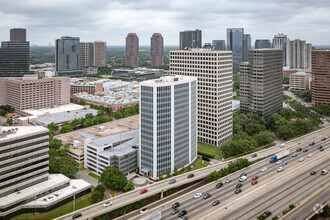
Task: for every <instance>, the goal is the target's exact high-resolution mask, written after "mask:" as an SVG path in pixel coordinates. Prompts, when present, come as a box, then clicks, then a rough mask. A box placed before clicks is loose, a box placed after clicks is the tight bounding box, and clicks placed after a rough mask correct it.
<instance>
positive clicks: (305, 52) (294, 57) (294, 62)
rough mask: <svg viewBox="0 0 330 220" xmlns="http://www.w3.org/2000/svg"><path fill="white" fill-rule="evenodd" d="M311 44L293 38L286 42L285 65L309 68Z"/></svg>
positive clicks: (295, 67) (294, 67) (291, 67)
mask: <svg viewBox="0 0 330 220" xmlns="http://www.w3.org/2000/svg"><path fill="white" fill-rule="evenodd" d="M311 60H312V44H306V41H303V40H300V39H295V40H293V41H290V39H287V42H286V66H288V67H289V68H290V69H310V68H311V66H312V62H311Z"/></svg>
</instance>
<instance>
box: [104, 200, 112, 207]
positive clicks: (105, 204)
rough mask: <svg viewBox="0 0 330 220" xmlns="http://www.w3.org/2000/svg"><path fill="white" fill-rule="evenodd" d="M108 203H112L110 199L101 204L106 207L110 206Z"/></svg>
mask: <svg viewBox="0 0 330 220" xmlns="http://www.w3.org/2000/svg"><path fill="white" fill-rule="evenodd" d="M110 205H112V201H109V202H106V203H104V204H103V207H108V206H110Z"/></svg>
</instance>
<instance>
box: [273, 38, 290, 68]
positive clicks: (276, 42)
mask: <svg viewBox="0 0 330 220" xmlns="http://www.w3.org/2000/svg"><path fill="white" fill-rule="evenodd" d="M286 40H287V36H286V35H285V34H283V33H279V34H278V35H275V36H274V38H273V48H276V49H282V58H283V66H286Z"/></svg>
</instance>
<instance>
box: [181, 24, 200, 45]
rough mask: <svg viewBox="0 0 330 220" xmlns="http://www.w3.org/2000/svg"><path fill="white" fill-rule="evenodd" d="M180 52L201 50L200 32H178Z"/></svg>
mask: <svg viewBox="0 0 330 220" xmlns="http://www.w3.org/2000/svg"><path fill="white" fill-rule="evenodd" d="M179 44H180V50H185V49H189V48H202V31H201V30H198V29H196V30H187V31H181V32H180V42H179Z"/></svg>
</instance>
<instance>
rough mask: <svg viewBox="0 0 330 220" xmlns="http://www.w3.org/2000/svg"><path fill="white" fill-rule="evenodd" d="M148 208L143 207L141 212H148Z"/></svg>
mask: <svg viewBox="0 0 330 220" xmlns="http://www.w3.org/2000/svg"><path fill="white" fill-rule="evenodd" d="M148 210H149V209H148V208H144V209H141V210H140V214H142V213H144V212H146V211H148Z"/></svg>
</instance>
